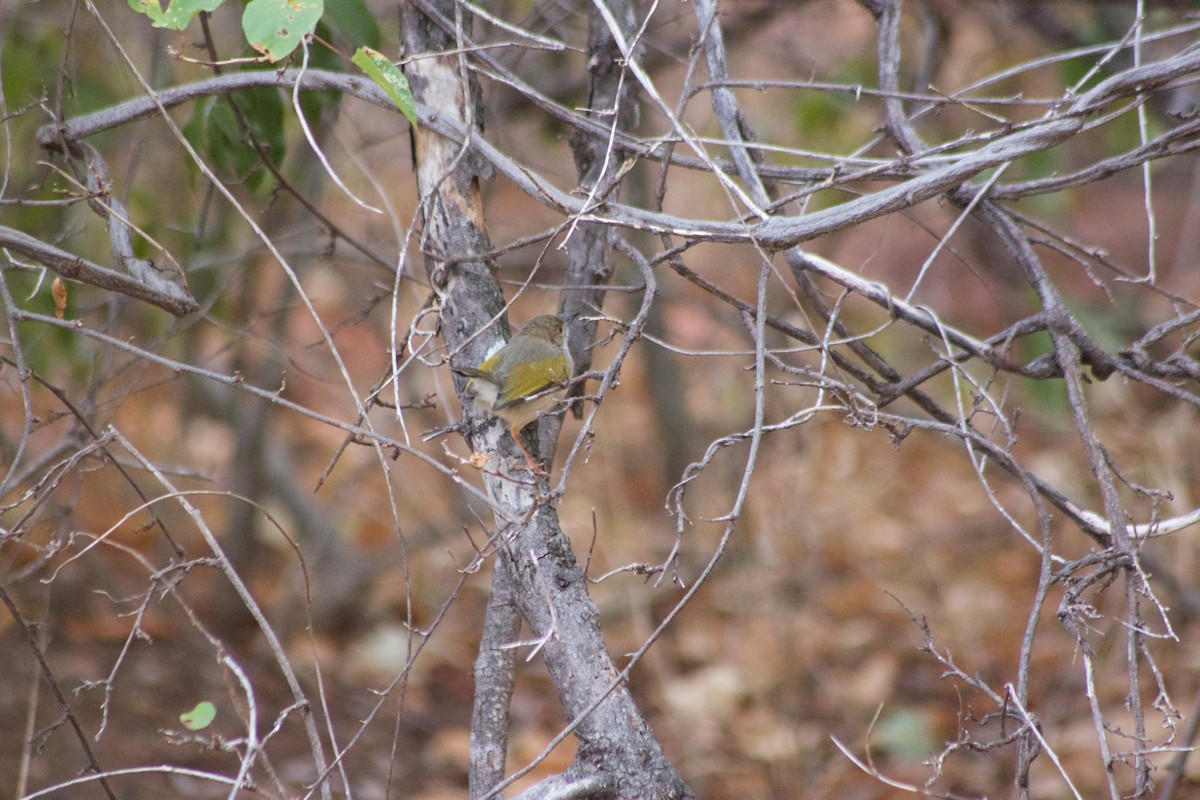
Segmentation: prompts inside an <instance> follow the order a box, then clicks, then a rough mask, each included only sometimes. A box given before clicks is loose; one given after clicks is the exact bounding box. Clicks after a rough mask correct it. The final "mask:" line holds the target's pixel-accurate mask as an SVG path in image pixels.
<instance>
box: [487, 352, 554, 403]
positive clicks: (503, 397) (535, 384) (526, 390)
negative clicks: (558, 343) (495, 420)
mask: <svg viewBox="0 0 1200 800" xmlns="http://www.w3.org/2000/svg"><path fill="white" fill-rule="evenodd" d="M518 373H519V374H518V375H513V374H512V373H511V372H510V374H509V375H508V380H506V381H505V382H504V384H503V388H504V391H503V392H501V393H500V396H499V397H497V398H496V408H497V409H502V408H507V407H508V406H511V405H513V404H515V403H519V402H521V401H522V400H524V399H525V398H527V397H530V396H532V395H535V394H537V393H538V392H541V391H544V390H546V389H549V388H551V387H553V386H557V385H559V384H561V383H564V382H566V381H567V380H568V379H569V378H570V377H571V376H570V375H568V374H567V373H566V362H565V361H564V359H563V356H562V353H561V352H558V351H556V352H555V353H554V355H553V356H550V357H548V358H540V359H537V360H536V361H529V362H527V363H526V364H525V365H524V366H522V367H521V368H520V369H519V370H518Z"/></svg>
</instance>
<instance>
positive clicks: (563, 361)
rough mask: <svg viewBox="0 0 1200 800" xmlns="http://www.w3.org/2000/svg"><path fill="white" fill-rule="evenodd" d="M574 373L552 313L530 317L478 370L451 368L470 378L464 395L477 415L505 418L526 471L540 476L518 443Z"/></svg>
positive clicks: (559, 324)
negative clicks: (518, 448) (468, 398)
mask: <svg viewBox="0 0 1200 800" xmlns="http://www.w3.org/2000/svg"><path fill="white" fill-rule="evenodd" d="M573 370H574V362H573V361H572V359H571V352H570V350H568V349H567V336H566V330H565V326H564V324H563V321H562V320H561V319H560V318H558V317H556V316H554V315H553V314H543V315H541V316H538V317H534V318H533V319H531V320H530V321H529V322H527V323H526V324H525V327H523V328H521V330H520V332H518V333H517V335H516V336H514V337H513V338H512V339H510V340H509V342H508V344H506V345H505V346H504V347H502V348H500V349H499V350H498V351H496V352H495V353H494V354H493V355H492V356H490V357H489V358H488V359H487V360H486V361H484V362H483V363H482V364H480V365H479V366H478V367H477V368H473V367H458V368H455V372H458V373H459V374H461V375H464V376H466V377H468V378H470V380H469V381H467V385H466V388H465V389H464V395H465V396H467V397H470V398H471V401H472V403H473V405H474V406H475V409H476V411H478V412H480V413H484V414H491V415H492V416H495V417H499V418H500V419H502V420H504V422H505V423H506V424H507V425H508V428H509V431H510V432H511V433H512V437H513V439H514V440H516V442H517V446H518V447H520V448H521V452H522V453H524V454H525V461H526V463H527V464H528V465H529V468H530V469H531V470H533V471H534V472H536V473H539V474H543V475H544V474H545V471H544V470H542V469H541V468H540V467H538V466H537V464H536V463H535V462H534V460H533V456H532V455H530V453H529V451H528V450H526V449H525V445H524V444H523V443H522V442H521V431H522V430H523V429H524V428H525V426H526V425H529V424H530V423H531V422H534V421H536V420H537V418H538V415H539V414H541V413H542V412H545V411H550V410H551V409H553V408H554V407H555V406H556V405H557V404H558V401H559V400H560V399H561V398H562V396H563V394H564V393H565V392H566V389H567V384H568V383H569V382H570V380H571V373H572V371H573Z"/></svg>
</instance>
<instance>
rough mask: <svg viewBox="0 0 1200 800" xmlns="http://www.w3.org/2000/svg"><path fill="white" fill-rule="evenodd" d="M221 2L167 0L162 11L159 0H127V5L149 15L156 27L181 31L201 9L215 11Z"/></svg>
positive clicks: (222, 0) (215, 0)
mask: <svg viewBox="0 0 1200 800" xmlns="http://www.w3.org/2000/svg"><path fill="white" fill-rule="evenodd" d="M223 2H224V0H167V10H166V11H163V7H162V2H161V0H129V7H130V8H132V9H133V10H134V11H136V12H138V13H139V14H145V15H146V16H147V17H149V18H150V22H151V24H152V25H154V27H156V28H170V29H171V30H173V31H181V30H183V29H184V28H186V27H187V26H188V23H190V22H191V21H192V20H193V19H195V17H196V15H197V14H199V13H200V12H201V11H215V10H216V9H217V6H219V5H221V3H223Z"/></svg>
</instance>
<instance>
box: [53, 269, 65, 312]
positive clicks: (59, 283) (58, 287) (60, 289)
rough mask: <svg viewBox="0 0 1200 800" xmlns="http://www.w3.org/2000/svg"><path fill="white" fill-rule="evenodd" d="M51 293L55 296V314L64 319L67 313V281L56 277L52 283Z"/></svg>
mask: <svg viewBox="0 0 1200 800" xmlns="http://www.w3.org/2000/svg"><path fill="white" fill-rule="evenodd" d="M50 294H51V296H52V297H53V298H54V316H56V317H58V318H59V319H63V318H64V315H65V314H66V313H67V282H66V281H64V280H63V279H62V278H55V279H54V282H53V283H51V284H50Z"/></svg>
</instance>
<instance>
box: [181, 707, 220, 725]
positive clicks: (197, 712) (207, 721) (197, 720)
mask: <svg viewBox="0 0 1200 800" xmlns="http://www.w3.org/2000/svg"><path fill="white" fill-rule="evenodd" d="M216 718H217V707H216V706H214V705H213V704H212V703H210V702H208V701H207V700H202V701H201V702H199V703H196V707H195V708H193V709H192V710H191V711H187V712H185V713H183V714H180V715H179V721H180V722H182V723H183V726H184V727H185V728H187V729H188V730H189V731H202V730H204V729H205V728H207V727H208V726H209V725H212V721H213V720H214V719H216Z"/></svg>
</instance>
